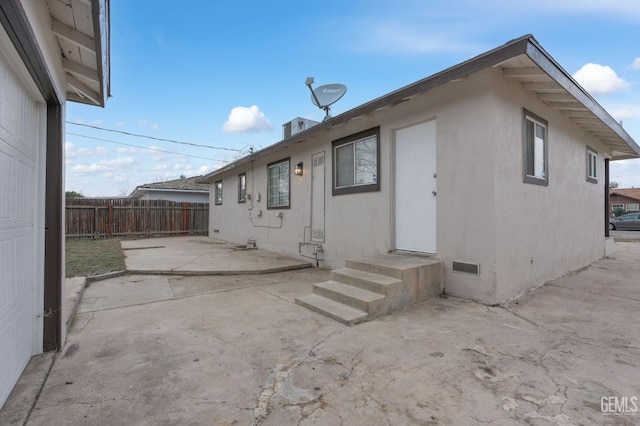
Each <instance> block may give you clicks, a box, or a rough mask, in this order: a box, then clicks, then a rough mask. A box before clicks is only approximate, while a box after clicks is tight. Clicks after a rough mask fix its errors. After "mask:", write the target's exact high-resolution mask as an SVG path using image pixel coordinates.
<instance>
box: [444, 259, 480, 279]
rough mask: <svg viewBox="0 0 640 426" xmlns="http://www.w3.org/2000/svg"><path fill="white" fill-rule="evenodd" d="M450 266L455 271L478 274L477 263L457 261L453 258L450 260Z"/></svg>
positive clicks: (478, 266) (478, 267)
mask: <svg viewBox="0 0 640 426" xmlns="http://www.w3.org/2000/svg"><path fill="white" fill-rule="evenodd" d="M451 268H452V269H453V270H454V271H456V272H464V273H466V274H473V275H480V265H478V264H477V263H467V262H457V261H455V260H454V261H453V262H451Z"/></svg>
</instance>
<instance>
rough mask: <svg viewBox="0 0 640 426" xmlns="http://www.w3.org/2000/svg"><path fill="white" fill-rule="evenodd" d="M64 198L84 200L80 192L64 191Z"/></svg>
mask: <svg viewBox="0 0 640 426" xmlns="http://www.w3.org/2000/svg"><path fill="white" fill-rule="evenodd" d="M64 196H65V198H84V194H83V193H82V191H80V192H76V191H66V192H65V193H64Z"/></svg>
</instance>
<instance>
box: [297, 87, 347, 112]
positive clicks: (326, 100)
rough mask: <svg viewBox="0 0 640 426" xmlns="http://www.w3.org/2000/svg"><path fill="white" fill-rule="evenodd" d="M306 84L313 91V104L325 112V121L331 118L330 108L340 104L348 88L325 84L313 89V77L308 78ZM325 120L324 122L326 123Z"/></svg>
mask: <svg viewBox="0 0 640 426" xmlns="http://www.w3.org/2000/svg"><path fill="white" fill-rule="evenodd" d="M305 84H306V85H307V86H308V87H309V90H310V91H311V102H313V104H314V105H315V106H317V107H318V108H320V109H323V110H324V112H325V114H326V115H325V117H324V120H327V119H328V118H330V117H331V116H330V115H329V109H330V108H329V107H330V105H333V104H334V103H336V102H338V101H339V100H340V99H341V98H342V97H343V96H344V94H345V93H347V86H345V85H344V84H325V85H324V86H320V87H317V88H315V89H314V88H312V87H311V85H312V84H313V77H308V78H307V81H306V82H305ZM324 120H323V121H324Z"/></svg>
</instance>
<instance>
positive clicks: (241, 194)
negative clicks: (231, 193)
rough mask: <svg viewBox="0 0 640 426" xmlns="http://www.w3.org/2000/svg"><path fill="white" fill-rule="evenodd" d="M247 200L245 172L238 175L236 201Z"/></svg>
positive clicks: (242, 201)
mask: <svg viewBox="0 0 640 426" xmlns="http://www.w3.org/2000/svg"><path fill="white" fill-rule="evenodd" d="M246 201H247V175H246V174H245V173H242V174H239V175H238V202H239V203H244V202H246Z"/></svg>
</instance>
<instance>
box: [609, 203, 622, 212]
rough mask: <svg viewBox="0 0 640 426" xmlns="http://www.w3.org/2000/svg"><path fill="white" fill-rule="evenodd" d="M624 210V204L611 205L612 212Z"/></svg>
mask: <svg viewBox="0 0 640 426" xmlns="http://www.w3.org/2000/svg"><path fill="white" fill-rule="evenodd" d="M618 209H620V210H624V204H612V205H611V211H616V210H618Z"/></svg>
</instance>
